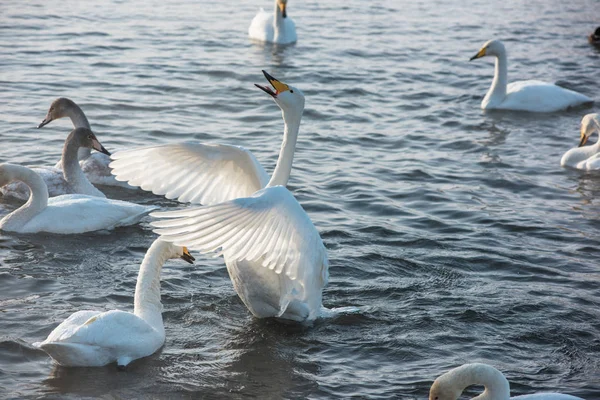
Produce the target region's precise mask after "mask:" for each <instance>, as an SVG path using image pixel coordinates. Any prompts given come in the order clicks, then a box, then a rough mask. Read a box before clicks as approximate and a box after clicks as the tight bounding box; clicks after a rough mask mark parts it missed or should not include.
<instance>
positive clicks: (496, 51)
mask: <svg viewBox="0 0 600 400" xmlns="http://www.w3.org/2000/svg"><path fill="white" fill-rule="evenodd" d="M505 53H506V49H505V48H504V44H502V42H501V41H499V40H489V41H487V42H485V43H484V44H483V46H482V47H481V49H480V50H479V51H478V52H477V54H475V55H474V56H473V57H471V58H470V59H469V61H473V60H476V59H478V58H481V57H485V56H499V55H501V54H505Z"/></svg>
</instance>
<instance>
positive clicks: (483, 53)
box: [469, 47, 485, 61]
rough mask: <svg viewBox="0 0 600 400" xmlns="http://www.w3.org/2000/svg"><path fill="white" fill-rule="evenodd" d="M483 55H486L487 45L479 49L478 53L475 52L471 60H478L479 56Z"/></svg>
mask: <svg viewBox="0 0 600 400" xmlns="http://www.w3.org/2000/svg"><path fill="white" fill-rule="evenodd" d="M483 56H485V47H484V48H482V49H481V50H479V52H478V53H477V54H475V55H474V56H473V57H471V58H469V61H473V60H477V59H478V58H481V57H483Z"/></svg>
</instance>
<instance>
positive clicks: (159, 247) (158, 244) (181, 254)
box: [151, 237, 196, 264]
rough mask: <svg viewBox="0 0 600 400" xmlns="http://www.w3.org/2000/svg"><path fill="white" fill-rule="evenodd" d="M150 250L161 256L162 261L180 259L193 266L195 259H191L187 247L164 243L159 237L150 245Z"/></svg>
mask: <svg viewBox="0 0 600 400" xmlns="http://www.w3.org/2000/svg"><path fill="white" fill-rule="evenodd" d="M151 247H152V248H154V249H155V251H156V252H157V253H159V254H161V255H162V257H163V260H172V259H175V258H181V259H182V260H184V261H185V262H188V263H190V264H193V263H194V261H196V259H195V258H194V257H192V255H191V254H190V252H189V250H188V248H187V247H184V246H177V245H175V244H173V243H169V242H166V241H164V240H162V239H161V238H160V237H159V238H158V239H156V240H155V241H154V243H152V246H151Z"/></svg>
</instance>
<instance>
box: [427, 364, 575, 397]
mask: <svg viewBox="0 0 600 400" xmlns="http://www.w3.org/2000/svg"><path fill="white" fill-rule="evenodd" d="M471 385H479V386H484V388H485V390H484V392H483V393H482V394H480V395H479V396H477V397H474V398H473V400H476V399H477V400H511V399H513V400H583V399H582V398H580V397H575V396H571V395H568V394H561V393H536V394H526V395H523V396H515V397H510V385H509V383H508V380H507V379H506V378H505V377H504V375H503V374H502V372H500V371H498V370H497V369H496V368H494V367H492V366H490V365H487V364H480V363H473V364H464V365H461V366H460V367H457V368H454V369H452V370H450V371H448V372H446V373H445V374H443V375H441V376H439V377H438V378H437V379H436V380H435V382H433V385H431V389H430V391H429V400H457V399H458V398H459V397H460V395H461V393H462V392H463V390H465V389H466V388H467V387H469V386H471Z"/></svg>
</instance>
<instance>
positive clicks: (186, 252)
mask: <svg viewBox="0 0 600 400" xmlns="http://www.w3.org/2000/svg"><path fill="white" fill-rule="evenodd" d="M181 259H182V260H183V261H186V262H188V263H190V264H193V263H194V261H196V259H195V258H194V257H192V255H191V254H190V252H189V250H188V249H187V247H184V248H183V255H182V256H181Z"/></svg>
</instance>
